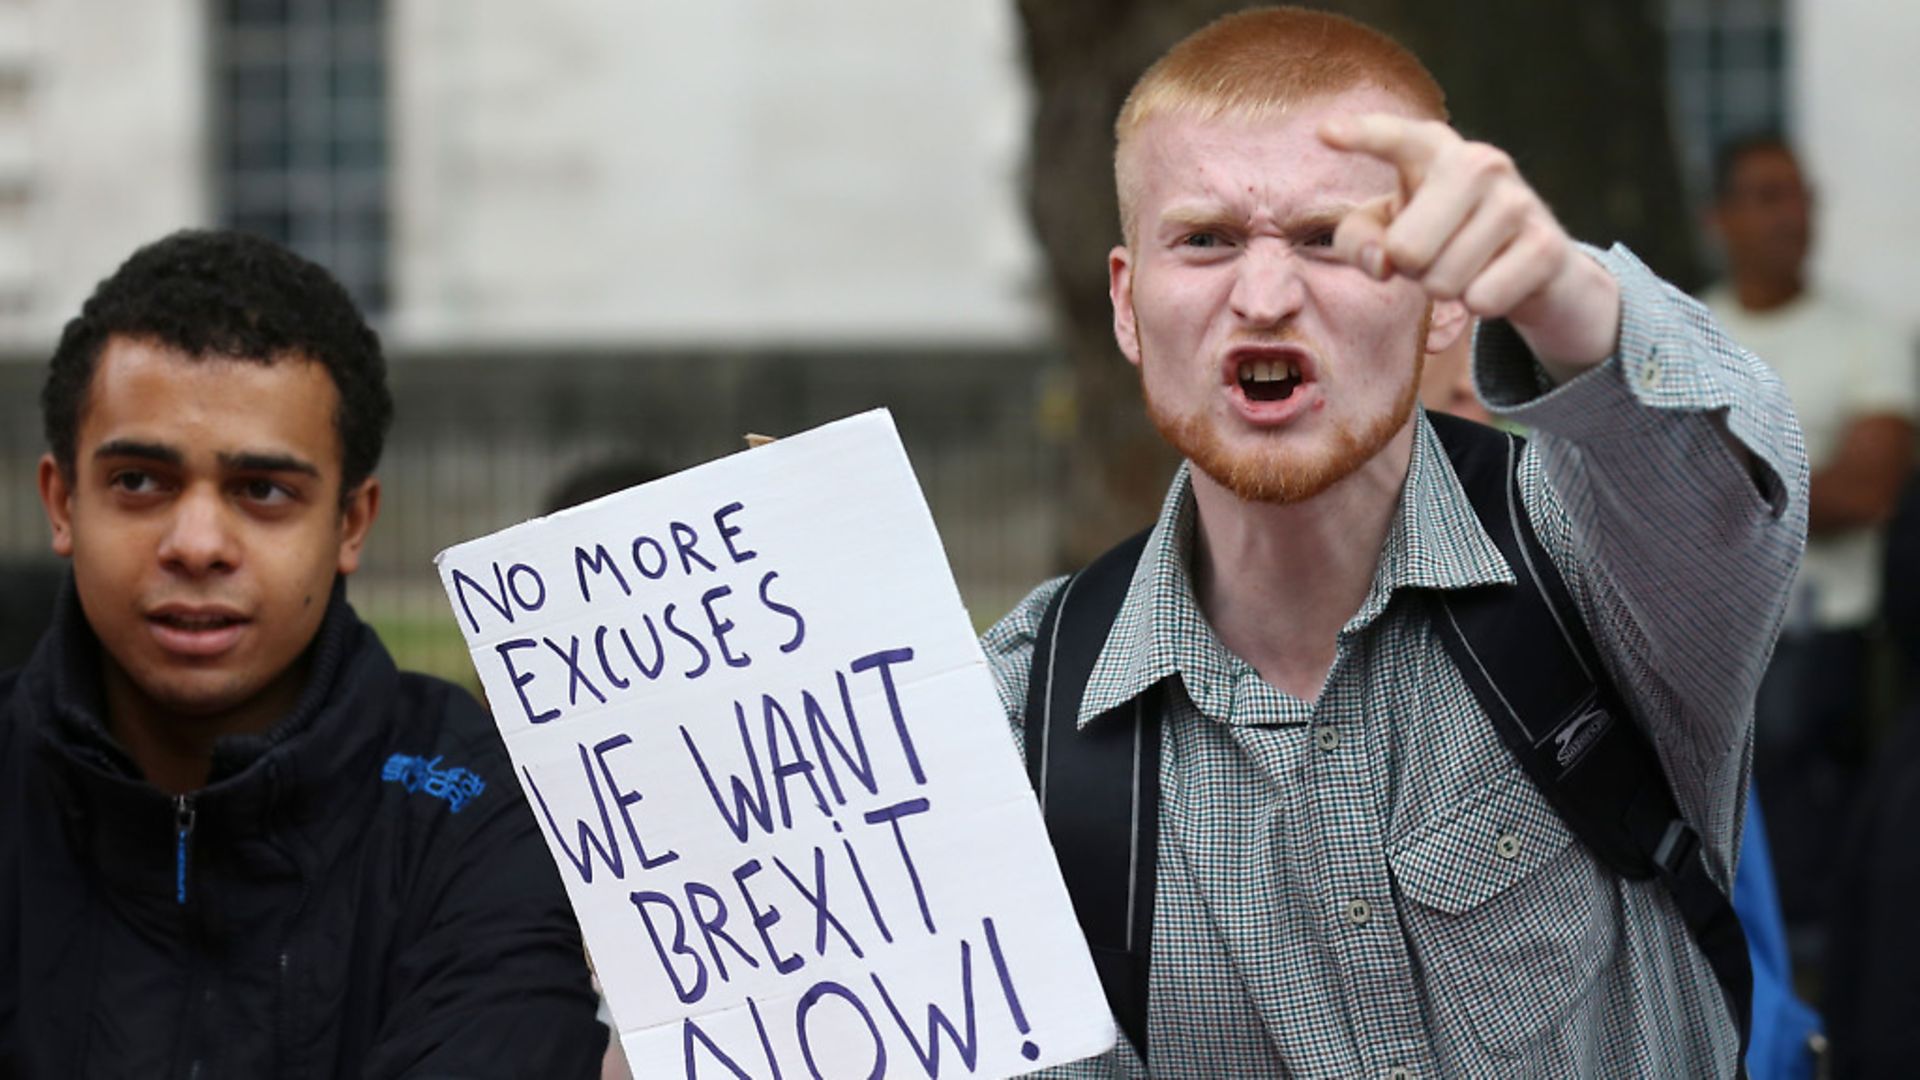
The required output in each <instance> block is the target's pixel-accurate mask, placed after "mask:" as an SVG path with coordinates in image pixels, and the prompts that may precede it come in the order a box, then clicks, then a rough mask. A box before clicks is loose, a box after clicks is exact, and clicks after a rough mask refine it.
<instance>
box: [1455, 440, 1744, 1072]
mask: <svg viewBox="0 0 1920 1080" xmlns="http://www.w3.org/2000/svg"><path fill="white" fill-rule="evenodd" d="M1429 419H1430V420H1431V421H1432V423H1433V427H1434V431H1435V432H1436V433H1437V434H1438V435H1439V436H1440V442H1441V444H1442V445H1443V446H1444V447H1445V448H1446V451H1447V456H1448V458H1449V459H1450V460H1451V461H1452V462H1453V467H1454V472H1455V473H1456V474H1457V475H1458V476H1459V477H1460V483H1461V486H1462V487H1463V488H1464V489H1465V490H1466V493H1467V498H1468V500H1469V501H1471V502H1472V503H1473V508H1474V512H1475V514H1476V515H1477V516H1478V517H1479V519H1480V523H1481V525H1482V527H1484V528H1485V529H1486V531H1487V534H1488V535H1489V536H1490V537H1491V538H1492V539H1493V542H1494V545H1495V546H1496V547H1497V548H1499V550H1500V554H1501V555H1502V556H1503V557H1504V558H1505V559H1506V560H1507V564H1508V566H1510V567H1512V569H1513V572H1514V575H1515V576H1516V577H1517V578H1518V579H1519V580H1518V582H1517V584H1515V585H1484V586H1479V587H1476V588H1472V589H1462V590H1452V591H1444V592H1443V591H1440V590H1434V591H1433V592H1432V593H1431V594H1430V596H1431V598H1432V601H1433V608H1434V612H1433V623H1434V628H1435V630H1436V631H1437V633H1438V634H1439V637H1440V640H1441V642H1442V643H1443V644H1444V645H1445V647H1446V650H1447V653H1448V655H1449V656H1450V657H1452V659H1453V661H1454V663H1455V664H1456V665H1457V666H1458V667H1459V669H1460V672H1461V674H1462V675H1463V676H1465V678H1466V682H1467V685H1468V686H1469V687H1471V688H1472V690H1473V693H1474V696H1475V697H1476V698H1477V699H1478V700H1479V702H1480V705H1481V708H1482V709H1484V710H1485V711H1486V713H1487V715H1488V716H1490V717H1491V718H1492V719H1493V723H1494V727H1495V728H1496V729H1497V730H1498V731H1499V733H1500V737H1501V740H1502V741H1503V742H1504V743H1506V746H1507V749H1508V750H1510V751H1512V753H1513V755H1514V757H1515V758H1517V759H1518V760H1519V763H1520V765H1521V767H1522V769H1524V770H1525V771H1526V773H1527V775H1528V776H1529V777H1530V778H1531V779H1532V780H1533V783H1534V786H1535V787H1537V788H1538V789H1539V790H1540V793H1541V795H1543V796H1544V797H1545V798H1546V800H1547V802H1548V803H1550V804H1551V805H1552V806H1553V808H1554V810H1555V811H1557V812H1558V813H1559V815H1560V818H1561V820H1563V821H1565V822H1566V824H1567V827H1568V828H1569V829H1571V830H1572V831H1573V833H1574V834H1575V835H1576V836H1578V837H1579V838H1580V840H1581V842H1582V843H1583V844H1585V845H1586V846H1587V848H1588V850H1590V851H1591V852H1592V853H1593V854H1594V856H1595V857H1596V858H1598V859H1599V860H1600V861H1601V862H1603V863H1605V864H1606V865H1607V866H1608V867H1609V868H1610V869H1612V870H1613V871H1614V872H1615V873H1617V874H1620V875H1621V876H1623V877H1628V878H1633V879H1645V878H1650V877H1658V878H1659V879H1660V881H1661V882H1662V884H1664V885H1665V886H1666V888H1667V890H1668V892H1669V893H1670V894H1671V895H1672V896H1673V899H1674V901H1675V904H1676V905H1677V906H1678V908H1679V909H1680V913H1681V915H1682V916H1683V917H1684V918H1685V921H1686V924H1687V928H1688V929H1689V930H1690V931H1691V932H1692V934H1693V936H1694V939H1695V940H1696V941H1697V942H1698V943H1699V945H1700V948H1701V950H1702V951H1703V952H1704V953H1705V954H1706V957H1707V960H1708V962H1709V963H1710V964H1711V965H1712V967H1713V971H1714V975H1715V976H1716V977H1717V978H1718V980H1719V982H1720V988H1721V990H1722V992H1723V994H1724V996H1725V998H1726V1001H1727V1007H1728V1009H1729V1011H1730V1012H1731V1013H1732V1015H1733V1018H1734V1021H1735V1023H1736V1025H1737V1026H1738V1028H1739V1030H1740V1046H1741V1052H1742V1055H1743V1056H1744V1054H1745V1050H1746V1044H1747V1035H1748V1032H1747V1028H1748V1026H1749V1017H1750V1009H1751V999H1752V993H1753V974H1752V970H1751V967H1750V960H1749V958H1748V955H1747V947H1746V939H1745V937H1744V936H1743V935H1742V933H1741V930H1740V921H1739V917H1738V916H1737V915H1736V914H1735V913H1734V910H1733V905H1732V903H1731V901H1730V900H1729V899H1728V898H1727V894H1726V893H1725V892H1724V891H1722V890H1721V888H1720V887H1719V886H1718V885H1717V884H1715V883H1714V880H1713V878H1712V877H1711V876H1710V875H1709V874H1708V873H1707V868H1706V863H1705V860H1704V858H1703V855H1702V849H1701V846H1700V840H1699V835H1698V833H1696V832H1695V831H1694V829H1693V827H1692V826H1691V825H1689V824H1688V823H1687V821H1686V820H1685V818H1684V817H1682V815H1681V813H1680V809H1679V805H1678V802H1677V801H1676V800H1675V799H1674V796H1673V791H1672V788H1671V787H1670V786H1669V785H1668V782H1667V776H1666V772H1665V770H1664V769H1663V767H1662V765H1661V762H1660V758H1659V755H1658V754H1657V753H1655V751H1654V748H1653V744H1652V743H1651V742H1650V741H1649V739H1648V737H1647V735H1646V733H1645V732H1643V731H1642V730H1641V729H1640V727H1639V726H1638V725H1637V724H1635V723H1633V721H1632V720H1631V719H1630V717H1629V714H1628V712H1627V710H1626V709H1625V707H1624V705H1623V703H1622V699H1621V697H1620V695H1619V693H1618V691H1617V690H1616V688H1615V687H1614V685H1613V683H1612V680H1611V679H1610V678H1609V677H1608V675H1607V672H1606V669H1605V668H1604V667H1603V666H1602V665H1601V663H1600V658H1599V653H1598V650H1596V649H1595V647H1594V644H1593V638H1592V636H1591V635H1590V633H1589V632H1588V629H1587V626H1586V623H1585V621H1584V620H1582V619H1581V617H1580V613H1579V609H1578V608H1577V607H1575V606H1574V603H1573V598H1572V596H1571V594H1569V593H1568V591H1567V586H1566V582H1565V581H1564V580H1562V578H1561V576H1560V572H1559V570H1558V569H1557V568H1556V567H1555V566H1554V564H1553V561H1552V560H1551V559H1550V558H1548V556H1547V552H1546V549H1545V547H1543V546H1542V545H1541V543H1540V539H1539V537H1538V536H1537V535H1535V533H1534V530H1533V526H1532V523H1531V522H1530V521H1529V519H1528V517H1527V512H1526V508H1525V506H1524V505H1523V504H1522V502H1521V498H1520V477H1519V463H1520V453H1521V450H1522V448H1523V447H1524V446H1525V442H1524V440H1522V439H1520V438H1519V437H1517V436H1514V435H1509V434H1506V433H1503V432H1498V431H1495V430H1493V429H1492V428H1489V427H1487V426H1485V425H1482V424H1475V423H1472V422H1471V421H1465V420H1459V419H1456V418H1454V417H1451V416H1444V415H1432V414H1430V415H1429Z"/></svg>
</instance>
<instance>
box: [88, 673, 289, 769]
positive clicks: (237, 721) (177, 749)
mask: <svg viewBox="0 0 1920 1080" xmlns="http://www.w3.org/2000/svg"><path fill="white" fill-rule="evenodd" d="M307 666H308V665H307V660H306V658H305V657H302V658H301V659H299V660H297V661H295V662H294V664H293V666H292V667H290V668H288V669H287V670H286V671H284V672H282V673H281V675H280V677H279V678H277V679H275V680H274V681H273V682H272V683H270V684H268V686H267V687H266V688H264V689H263V690H261V691H260V692H259V693H257V694H255V695H253V696H252V697H251V698H249V699H247V700H246V701H245V702H243V703H241V704H239V705H237V706H235V707H234V708H232V709H228V710H226V711H223V712H217V713H206V714H197V713H182V712H179V711H176V710H173V709H169V708H167V707H166V706H165V705H163V704H162V703H160V702H158V701H155V700H154V699H153V698H152V697H151V696H150V695H148V694H147V693H146V692H145V691H143V690H141V689H140V688H139V687H138V686H137V685H135V683H134V682H133V680H132V679H131V678H129V677H128V676H127V674H126V672H125V671H123V670H122V669H121V668H120V665H118V664H116V663H114V662H113V659H112V658H111V657H106V656H103V657H102V658H101V667H102V669H103V671H104V674H105V678H104V679H103V680H102V681H103V682H104V683H105V685H106V694H105V697H106V712H107V716H106V721H107V730H108V732H110V733H111V734H112V735H113V737H114V739H115V740H116V741H118V742H119V743H120V745H121V746H122V747H123V748H125V750H126V751H127V753H128V754H129V755H131V756H132V758H133V761H134V764H136V765H138V766H139V767H140V773H141V775H142V776H144V777H146V779H147V782H148V783H150V784H152V785H153V786H154V787H157V788H159V789H160V790H161V791H164V792H166V793H167V794H169V795H184V794H188V793H191V792H195V791H198V790H200V789H201V788H203V787H205V786H206V785H207V781H208V779H209V778H210V776H211V774H212V770H213V747H214V744H215V743H216V742H218V741H219V740H220V739H222V738H225V737H226V736H228V735H246V734H259V733H261V732H264V731H267V730H269V729H271V728H272V727H273V726H274V725H275V724H277V723H279V722H280V720H281V718H283V717H285V716H286V715H287V714H288V713H289V712H291V711H292V710H293V707H294V705H295V704H297V703H298V701H299V698H300V690H301V688H302V687H304V686H305V685H306V681H307Z"/></svg>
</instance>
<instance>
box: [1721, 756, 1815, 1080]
mask: <svg viewBox="0 0 1920 1080" xmlns="http://www.w3.org/2000/svg"><path fill="white" fill-rule="evenodd" d="M1733 910H1734V911H1735V912H1736V913H1737V914H1739V916H1740V927H1741V929H1743V930H1744V931H1746V935H1747V953H1748V955H1749V956H1751V957H1752V960H1753V1038H1752V1040H1751V1042H1749V1043H1748V1045H1747V1073H1748V1075H1750V1076H1751V1077H1752V1078H1753V1080H1812V1078H1813V1076H1814V1072H1815V1070H1814V1058H1813V1049H1812V1047H1811V1046H1810V1044H1809V1041H1808V1040H1809V1039H1811V1038H1812V1036H1814V1035H1815V1034H1816V1033H1818V1032H1819V1031H1820V1030H1821V1025H1820V1016H1819V1014H1818V1013H1815V1012H1814V1011H1813V1009H1812V1008H1810V1007H1809V1006H1808V1005H1807V1003H1806V1002H1804V1001H1801V1000H1800V999H1799V998H1797V997H1794V996H1793V969H1792V965H1791V963H1790V962H1789V961H1788V958H1787V930H1786V923H1785V921H1784V920H1782V919H1781V917H1780V894H1779V893H1778V892H1776V891H1775V889H1774V885H1773V856H1772V854H1771V853H1770V852H1769V851H1768V850H1767V829H1766V822H1765V820H1764V819H1763V818H1762V817H1761V816H1760V800H1759V797H1758V796H1757V795H1755V794H1754V792H1753V791H1751V790H1749V791H1748V792H1747V829H1746V838H1745V840H1743V841H1742V843H1741V848H1740V865H1739V867H1738V869H1737V870H1735V872H1734V876H1733Z"/></svg>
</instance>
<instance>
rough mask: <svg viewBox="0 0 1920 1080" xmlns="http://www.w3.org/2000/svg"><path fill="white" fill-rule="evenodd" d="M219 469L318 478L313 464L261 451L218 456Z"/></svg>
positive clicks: (288, 455) (300, 459)
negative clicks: (296, 474)
mask: <svg viewBox="0 0 1920 1080" xmlns="http://www.w3.org/2000/svg"><path fill="white" fill-rule="evenodd" d="M218 459H219V461H220V467H221V468H223V469H226V470H227V471H229V472H250V473H286V472H293V473H303V474H305V475H307V476H311V477H314V478H316V479H317V478H318V477H319V476H320V469H319V467H318V466H316V465H314V464H313V462H311V461H308V460H307V459H305V458H300V457H295V456H294V455H292V454H277V453H268V452H262V451H245V450H243V451H241V452H240V453H237V454H226V453H222V454H220V455H218Z"/></svg>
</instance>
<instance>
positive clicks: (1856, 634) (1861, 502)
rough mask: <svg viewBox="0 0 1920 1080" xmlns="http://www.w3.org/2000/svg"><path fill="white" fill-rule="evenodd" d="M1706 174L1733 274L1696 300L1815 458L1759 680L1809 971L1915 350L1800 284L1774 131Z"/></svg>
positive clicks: (1846, 799)
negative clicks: (1771, 379) (1778, 397)
mask: <svg viewBox="0 0 1920 1080" xmlns="http://www.w3.org/2000/svg"><path fill="white" fill-rule="evenodd" d="M1714 182H1715V188H1714V194H1715V198H1714V205H1713V209H1712V212H1711V225H1712V227H1713V230H1714V232H1715V233H1716V234H1717V235H1718V237H1719V239H1720V241H1721V243H1722V244H1723V246H1724V248H1725V252H1726V259H1727V277H1726V279H1725V280H1724V281H1722V282H1721V283H1719V284H1717V285H1715V286H1714V287H1713V288H1711V289H1709V290H1708V291H1707V292H1706V293H1705V294H1704V295H1703V296H1702V297H1701V299H1702V300H1704V301H1705V302H1706V304H1707V306H1708V307H1710V308H1711V309H1712V310H1713V313H1714V315H1715V316H1716V317H1717V318H1718V319H1719V321H1720V324H1721V326H1722V327H1723V328H1725V330H1726V331H1727V333H1728V334H1729V335H1730V336H1732V337H1733V339H1734V340H1735V341H1737V342H1739V343H1740V344H1741V345H1744V346H1746V347H1747V348H1748V349H1750V350H1752V351H1753V353H1754V354H1756V355H1757V356H1759V357H1760V359H1761V360H1762V361H1764V362H1765V363H1767V364H1768V365H1769V366H1771V367H1772V368H1773V369H1774V370H1775V371H1776V372H1778V373H1779V375H1780V378H1781V381H1782V382H1783V383H1785V385H1786V388H1787V392H1788V395H1789V396H1790V397H1791V398H1792V399H1793V407H1794V411H1795V412H1796V413H1797V414H1798V415H1799V419H1800V425H1801V429H1802V430H1803V432H1804V433H1805V436H1806V445H1807V454H1808V457H1809V459H1810V461H1811V464H1812V467H1813V475H1812V491H1811V496H1810V499H1809V504H1808V523H1807V525H1808V539H1807V551H1806V558H1805V561H1804V562H1803V563H1802V564H1801V569H1800V575H1799V577H1798V578H1797V579H1796V581H1795V585H1794V597H1793V600H1792V603H1791V606H1790V607H1789V609H1788V615H1787V623H1786V627H1785V629H1784V632H1783V634H1782V636H1781V639H1780V643H1779V646H1778V647H1777V649H1776V650H1775V653H1774V660H1773V663H1772V665H1771V667H1770V668H1769V671H1768V674H1767V678H1766V680H1765V681H1764V682H1763V683H1762V684H1761V688H1760V697H1759V702H1758V707H1757V712H1756V717H1755V739H1756V746H1755V758H1754V774H1755V784H1756V786H1757V788H1758V789H1759V790H1760V791H1761V792H1763V793H1764V794H1765V797H1766V800H1767V804H1768V810H1769V812H1768V815H1767V816H1768V819H1769V820H1768V825H1769V831H1770V832H1772V834H1773V840H1774V853H1775V856H1776V862H1777V863H1778V864H1779V870H1780V873H1779V880H1780V885H1781V899H1782V904H1783V907H1784V909H1785V913H1786V917H1787V921H1788V924H1789V926H1790V928H1791V933H1792V935H1793V937H1794V938H1795V942H1796V944H1795V953H1796V961H1797V962H1800V963H1811V964H1813V965H1815V966H1818V965H1819V964H1820V961H1821V959H1822V958H1821V955H1820V954H1821V952H1822V951H1823V941H1824V934H1823V933H1822V931H1821V926H1822V922H1823V918H1824V908H1825V907H1826V904H1825V899H1826V898H1825V896H1824V891H1825V888H1826V886H1825V884H1824V883H1825V882H1826V881H1828V880H1829V879H1830V873H1831V870H1832V858H1833V852H1834V850H1835V847H1836V844H1835V840H1836V837H1837V830H1838V829H1839V828H1840V827H1841V826H1842V824H1843V823H1844V821H1845V819H1846V818H1845V815H1846V814H1847V811H1848V809H1849V803H1850V796H1851V793H1852V792H1853V791H1855V790H1857V788H1858V787H1859V782H1860V780H1861V779H1862V777H1863V762H1864V758H1865V752H1866V745H1865V743H1866V723H1865V713H1866V711H1867V704H1868V699H1867V693H1866V691H1867V685H1868V675H1867V659H1868V655H1869V653H1868V648H1867V638H1866V634H1865V631H1866V628H1867V627H1868V625H1869V624H1870V623H1871V622H1872V621H1873V620H1874V618H1875V616H1876V614H1877V613H1878V610H1879V606H1880V592H1881V583H1880V577H1881V574H1880V568H1881V558H1882V556H1881V544H1882V542H1883V539H1884V537H1883V531H1884V526H1885V524H1886V522H1887V520H1888V519H1889V518H1890V517H1891V516H1892V514H1893V511H1894V507H1895V504H1896V503H1897V501H1898V498H1899V494H1900V490H1901V487H1902V484H1903V483H1904V481H1905V479H1906V477H1907V474H1908V470H1909V467H1910V464H1911V459H1912V454H1913V436H1914V428H1913V416H1914V411H1915V396H1916V389H1920V387H1917V386H1916V377H1915V376H1916V372H1915V367H1914V357H1913V352H1912V349H1911V347H1910V343H1908V342H1907V341H1904V340H1903V339H1902V338H1901V336H1900V335H1899V334H1898V333H1897V332H1895V331H1893V330H1892V329H1891V328H1889V327H1887V326H1886V325H1885V324H1883V323H1882V322H1880V321H1878V320H1876V319H1875V318H1873V317H1872V316H1871V315H1870V314H1869V313H1867V312H1865V311H1862V310H1860V309H1858V308H1856V307H1854V306H1852V305H1850V304H1848V303H1847V302H1846V301H1845V300H1844V299H1841V298H1838V297H1835V296H1832V295H1829V294H1827V293H1824V292H1822V291H1821V290H1820V289H1818V288H1817V287H1815V286H1813V285H1812V284H1810V283H1809V281H1808V280H1807V273H1806V263H1807V253H1808V250H1809V248H1810V247H1811V243H1812V231H1813V229H1812V217H1813V194H1812V192H1811V190H1810V188H1809V185H1808V183H1807V181H1806V178H1805V176H1804V175H1803V173H1802V172H1801V169H1800V164H1799V161H1798V160H1797V159H1796V157H1795V155H1794V153H1793V150H1792V148H1791V147H1790V146H1789V145H1788V144H1787V143H1786V142H1785V141H1784V140H1783V139H1781V138H1780V137H1779V136H1777V135H1770V134H1769V135H1758V136H1752V137H1749V138H1745V139H1741V140H1738V141H1736V142H1733V143H1730V144H1728V145H1727V146H1726V147H1725V148H1724V149H1723V150H1722V151H1721V152H1720V154H1719V156H1718V159H1717V161H1716V163H1715V170H1714Z"/></svg>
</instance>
